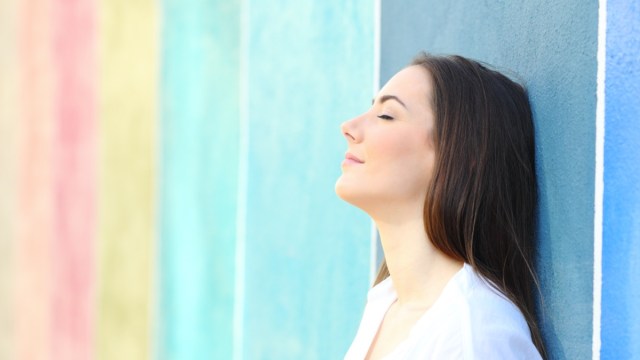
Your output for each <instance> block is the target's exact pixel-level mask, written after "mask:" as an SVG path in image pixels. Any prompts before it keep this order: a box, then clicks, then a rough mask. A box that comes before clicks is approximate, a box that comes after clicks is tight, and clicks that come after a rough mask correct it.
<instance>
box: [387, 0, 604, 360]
mask: <svg viewBox="0 0 640 360" xmlns="http://www.w3.org/2000/svg"><path fill="white" fill-rule="evenodd" d="M597 28H598V3H597V2H584V1H580V0H563V1H550V0H536V1H529V2H517V3H516V2H503V1H485V2H482V3H478V2H476V1H470V0H469V1H458V2H443V1H433V0H432V1H417V0H404V1H389V2H383V3H382V35H381V38H382V45H381V80H382V81H383V82H384V81H386V80H387V79H388V78H389V77H390V76H391V75H392V74H393V73H395V72H396V71H397V70H399V69H400V68H401V67H403V66H404V65H406V64H407V62H409V61H410V59H411V58H412V57H413V56H414V55H415V54H416V53H417V52H418V51H420V50H427V51H429V52H433V53H457V54H461V55H465V56H469V57H472V58H477V59H479V60H482V61H486V62H488V63H490V64H493V65H496V66H497V67H499V68H500V69H502V70H505V71H506V72H507V74H509V73H511V72H515V73H516V74H518V75H519V76H520V77H521V78H522V79H523V80H524V83H525V85H527V87H528V88H529V91H530V97H531V100H532V105H533V111H534V117H535V122H536V136H537V139H536V142H537V150H538V152H537V162H538V163H537V170H538V181H539V185H540V219H539V220H540V221H539V240H540V244H539V259H540V261H539V272H540V277H541V280H542V290H543V297H544V304H543V309H544V312H543V316H544V321H543V323H542V329H543V335H544V338H545V340H546V343H547V346H548V348H549V351H550V355H551V358H553V359H588V358H591V333H592V306H593V284H592V283H593V209H594V202H593V201H594V200H593V189H594V178H595V175H594V153H595V144H594V140H595V103H596V97H595V93H596V50H597Z"/></svg>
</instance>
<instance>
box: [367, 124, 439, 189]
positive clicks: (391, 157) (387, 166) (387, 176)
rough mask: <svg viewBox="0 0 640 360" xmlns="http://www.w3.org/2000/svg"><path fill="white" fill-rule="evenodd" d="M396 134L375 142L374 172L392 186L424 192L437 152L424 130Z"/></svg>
mask: <svg viewBox="0 0 640 360" xmlns="http://www.w3.org/2000/svg"><path fill="white" fill-rule="evenodd" d="M394 135H396V136H390V135H388V136H384V137H380V138H379V139H377V140H378V141H376V143H375V144H372V147H371V149H370V150H371V154H370V158H371V159H372V161H371V164H370V165H371V167H370V168H369V170H370V171H371V174H370V176H371V178H375V179H379V180H378V181H377V182H378V184H379V185H380V186H382V187H384V188H387V189H388V190H392V189H395V190H396V191H398V192H401V193H406V194H407V195H409V196H421V195H422V194H423V192H426V189H427V185H428V183H429V181H430V179H431V173H432V172H433V164H434V159H435V152H434V150H433V148H432V147H431V146H430V145H429V144H428V143H427V140H426V138H425V137H424V136H422V134H421V133H409V132H407V133H404V134H394ZM392 191H393V190H392Z"/></svg>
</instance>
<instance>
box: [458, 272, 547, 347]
mask: <svg viewBox="0 0 640 360" xmlns="http://www.w3.org/2000/svg"><path fill="white" fill-rule="evenodd" d="M459 275H460V276H458V277H456V279H455V282H454V283H453V284H452V285H455V286H453V287H452V289H451V290H452V297H453V298H455V299H456V300H454V302H455V303H456V305H457V306H456V308H457V309H458V314H459V317H458V320H459V324H458V325H459V326H460V331H461V335H462V337H461V340H462V347H463V349H464V358H468V359H480V358H492V359H539V358H540V355H539V354H538V352H537V350H536V348H535V346H534V345H533V341H532V340H531V334H530V331H529V326H528V325H527V322H526V320H525V318H524V316H523V315H522V312H520V309H518V307H517V306H516V305H515V304H513V303H512V302H511V301H510V300H508V299H507V298H506V297H505V296H504V295H503V294H502V293H500V292H499V291H498V290H496V289H494V288H493V287H492V286H491V285H490V284H489V283H488V281H487V280H484V279H483V278H481V277H480V276H479V275H478V274H476V272H475V271H474V270H473V269H472V268H471V266H469V265H466V264H465V266H464V268H463V269H462V270H461V273H460V274H459Z"/></svg>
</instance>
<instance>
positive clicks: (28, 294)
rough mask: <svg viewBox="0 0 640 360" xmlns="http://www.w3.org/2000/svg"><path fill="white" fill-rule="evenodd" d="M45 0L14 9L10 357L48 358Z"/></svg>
mask: <svg viewBox="0 0 640 360" xmlns="http://www.w3.org/2000/svg"><path fill="white" fill-rule="evenodd" d="M50 12H51V4H50V1H49V0H22V1H20V6H19V8H18V17H17V22H18V24H19V27H18V32H19V34H18V46H19V54H18V55H19V64H20V67H19V73H18V76H19V79H18V81H19V86H18V87H17V90H18V91H17V96H18V97H19V98H18V101H17V105H18V109H17V111H18V118H19V122H20V124H21V133H20V137H19V144H18V149H19V153H20V156H19V160H18V164H19V169H18V174H17V181H18V187H17V199H16V201H17V214H18V220H17V222H16V243H15V244H16V247H15V256H16V257H15V262H16V270H15V271H16V273H15V274H16V278H15V279H16V280H15V292H14V294H15V298H14V299H15V300H14V301H15V310H14V311H15V331H16V333H15V359H20V360H32V359H33V360H36V359H47V358H48V356H49V354H50V352H51V351H50V350H51V349H50V344H51V342H50V336H51V333H50V330H51V327H50V322H49V316H50V310H51V306H50V304H51V301H50V299H51V298H50V285H51V279H50V272H51V266H50V265H51V264H50V249H51V234H52V226H53V218H52V217H53V209H52V186H51V184H52V182H53V181H52V167H51V164H52V158H51V149H52V137H53V134H52V130H53V123H52V106H51V105H52V96H53V88H52V79H51V74H52V68H51V47H50V46H51V42H50V37H49V36H50V26H51V23H50V21H49V20H50Z"/></svg>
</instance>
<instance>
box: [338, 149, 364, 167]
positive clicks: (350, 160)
mask: <svg viewBox="0 0 640 360" xmlns="http://www.w3.org/2000/svg"><path fill="white" fill-rule="evenodd" d="M342 164H343V165H349V164H364V161H362V160H360V159H359V158H358V157H357V156H355V155H353V154H352V153H349V152H348V153H346V154H345V156H344V161H342Z"/></svg>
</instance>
